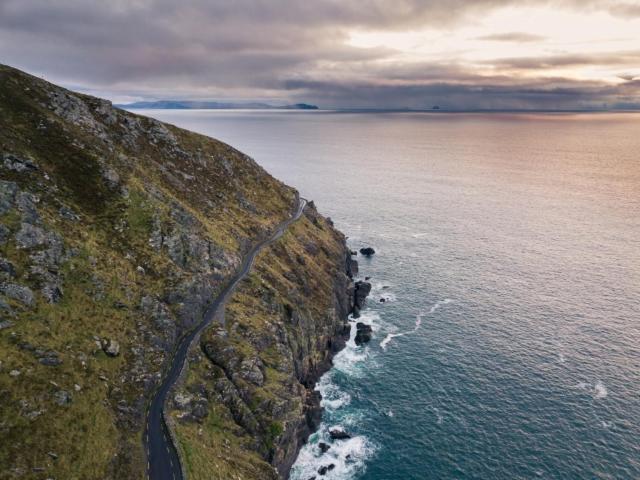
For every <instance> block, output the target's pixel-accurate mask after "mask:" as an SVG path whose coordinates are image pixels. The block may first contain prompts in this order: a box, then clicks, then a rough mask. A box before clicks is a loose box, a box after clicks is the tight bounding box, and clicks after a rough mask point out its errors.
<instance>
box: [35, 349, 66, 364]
mask: <svg viewBox="0 0 640 480" xmlns="http://www.w3.org/2000/svg"><path fill="white" fill-rule="evenodd" d="M36 356H37V357H38V361H39V362H40V363H41V364H42V365H46V366H47V367H57V366H58V365H61V364H62V359H61V358H60V356H59V354H58V352H54V351H53V350H48V351H46V352H36Z"/></svg>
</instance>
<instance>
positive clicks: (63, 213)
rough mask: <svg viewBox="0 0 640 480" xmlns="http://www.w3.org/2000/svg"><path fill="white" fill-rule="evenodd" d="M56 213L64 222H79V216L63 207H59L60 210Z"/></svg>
mask: <svg viewBox="0 0 640 480" xmlns="http://www.w3.org/2000/svg"><path fill="white" fill-rule="evenodd" d="M58 213H59V214H60V216H61V217H62V218H64V219H65V220H70V221H72V222H77V221H79V220H80V215H78V214H77V213H75V212H74V211H73V210H71V209H70V208H69V207H67V206H65V205H63V206H62V207H60V209H59V210H58Z"/></svg>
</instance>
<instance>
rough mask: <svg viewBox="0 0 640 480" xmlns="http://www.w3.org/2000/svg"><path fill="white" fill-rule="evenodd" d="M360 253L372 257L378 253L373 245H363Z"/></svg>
mask: <svg viewBox="0 0 640 480" xmlns="http://www.w3.org/2000/svg"><path fill="white" fill-rule="evenodd" d="M360 253H361V254H362V255H364V256H365V257H370V256H372V255H374V254H375V253H376V251H375V250H374V249H373V248H372V247H363V248H361V249H360Z"/></svg>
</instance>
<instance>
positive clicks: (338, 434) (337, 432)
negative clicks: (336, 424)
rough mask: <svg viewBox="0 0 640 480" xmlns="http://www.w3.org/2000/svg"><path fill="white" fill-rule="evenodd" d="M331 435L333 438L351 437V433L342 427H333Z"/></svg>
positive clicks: (330, 431) (344, 438)
mask: <svg viewBox="0 0 640 480" xmlns="http://www.w3.org/2000/svg"><path fill="white" fill-rule="evenodd" d="M329 436H330V437H331V439H332V440H346V439H348V438H351V435H349V434H348V433H347V432H345V431H344V430H343V429H341V428H332V429H331V430H329Z"/></svg>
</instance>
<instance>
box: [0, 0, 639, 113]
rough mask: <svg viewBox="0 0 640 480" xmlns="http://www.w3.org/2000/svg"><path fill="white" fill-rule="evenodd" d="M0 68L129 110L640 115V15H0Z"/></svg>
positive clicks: (497, 5) (588, 4) (508, 0)
mask: <svg viewBox="0 0 640 480" xmlns="http://www.w3.org/2000/svg"><path fill="white" fill-rule="evenodd" d="M0 63H4V64H8V65H11V66H14V67H16V68H20V69H22V70H26V71H28V72H29V73H32V74H35V75H38V76H43V77H44V78H46V79H47V80H50V81H52V82H55V83H58V84H61V85H63V86H65V87H68V88H72V89H74V90H79V91H82V92H85V93H90V94H93V95H96V96H101V97H106V98H109V99H111V100H113V101H115V102H117V103H124V102H129V101H136V100H159V99H171V100H176V99H179V100H188V99H193V100H217V101H236V102H237V101H265V102H269V103H273V104H286V103H293V102H306V103H313V104H316V105H319V106H320V107H322V108H412V109H424V108H431V107H432V106H434V105H438V106H440V107H441V108H442V109H452V110H465V109H545V110H546V109H551V110H554V109H555V110H572V109H594V108H595V109H600V108H609V109H625V108H635V109H639V108H640V0H610V1H604V0H517V1H516V0H385V1H383V0H359V1H356V0H308V1H307V0H298V1H285V0H234V1H232V0H181V1H175V0H109V1H94V0H0Z"/></svg>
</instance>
